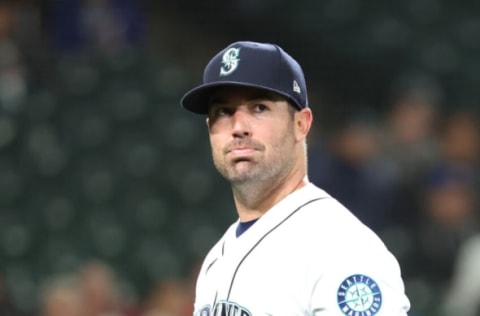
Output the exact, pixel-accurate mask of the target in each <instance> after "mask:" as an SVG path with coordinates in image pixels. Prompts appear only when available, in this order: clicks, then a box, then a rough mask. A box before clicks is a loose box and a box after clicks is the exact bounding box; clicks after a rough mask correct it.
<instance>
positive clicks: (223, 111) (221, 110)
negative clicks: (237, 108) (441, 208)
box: [215, 108, 229, 116]
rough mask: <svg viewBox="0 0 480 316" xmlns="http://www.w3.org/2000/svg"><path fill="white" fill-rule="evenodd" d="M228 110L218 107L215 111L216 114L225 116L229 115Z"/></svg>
mask: <svg viewBox="0 0 480 316" xmlns="http://www.w3.org/2000/svg"><path fill="white" fill-rule="evenodd" d="M228 113H229V112H228V110H227V109H226V108H218V109H217V110H216V111H215V114H216V116H225V115H228Z"/></svg>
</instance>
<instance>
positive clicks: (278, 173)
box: [207, 87, 298, 184]
mask: <svg viewBox="0 0 480 316" xmlns="http://www.w3.org/2000/svg"><path fill="white" fill-rule="evenodd" d="M295 115H296V113H295V110H294V109H293V108H292V106H291V105H290V104H289V103H288V102H287V101H286V99H285V98H283V97H281V96H279V95H277V94H274V93H270V92H267V91H264V90H260V89H254V88H246V87H225V88H221V89H218V90H217V91H215V93H214V94H213V95H212V98H211V101H210V107H209V114H208V118H207V125H208V127H209V133H210V144H211V147H212V156H213V161H214V164H215V166H216V167H217V169H218V170H219V172H220V173H221V174H222V175H223V176H224V177H225V178H226V179H227V180H229V181H230V182H231V183H232V184H234V183H238V184H239V183H246V182H249V181H267V182H270V181H275V180H277V179H281V178H282V177H284V176H286V175H287V174H288V173H289V172H290V171H291V170H292V168H293V167H294V165H295V163H296V160H297V159H298V158H297V152H296V150H295V146H296V143H297V142H298V141H297V140H296V138H295V131H294V121H295Z"/></svg>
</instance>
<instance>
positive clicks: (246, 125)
mask: <svg viewBox="0 0 480 316" xmlns="http://www.w3.org/2000/svg"><path fill="white" fill-rule="evenodd" d="M232 135H233V136H234V137H245V136H249V135H251V130H250V117H249V115H248V113H246V112H245V111H244V110H242V109H237V110H236V111H235V112H234V113H233V115H232Z"/></svg>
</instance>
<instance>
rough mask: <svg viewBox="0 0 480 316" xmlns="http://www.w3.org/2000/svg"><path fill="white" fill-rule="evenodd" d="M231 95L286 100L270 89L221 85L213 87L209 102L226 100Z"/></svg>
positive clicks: (250, 98)
mask: <svg viewBox="0 0 480 316" xmlns="http://www.w3.org/2000/svg"><path fill="white" fill-rule="evenodd" d="M233 97H241V98H244V99H246V100H259V99H265V100H271V101H281V100H286V98H285V97H283V96H282V95H280V94H278V93H275V92H273V91H270V90H266V89H260V88H255V87H244V86H222V87H218V88H216V89H214V90H213V91H212V92H211V94H210V98H209V104H212V103H218V102H226V101H227V100H228V99H230V98H233Z"/></svg>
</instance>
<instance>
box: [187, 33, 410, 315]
mask: <svg viewBox="0 0 480 316" xmlns="http://www.w3.org/2000/svg"><path fill="white" fill-rule="evenodd" d="M181 104H182V106H183V107H184V108H185V109H187V110H189V111H191V112H194V113H197V114H203V115H206V116H207V119H206V123H207V127H208V131H209V135H210V143H211V148H212V155H213V161H214V163H215V166H216V168H217V169H218V171H219V172H220V173H221V174H222V175H223V176H224V177H225V178H226V179H227V180H228V181H229V182H230V184H231V187H232V191H233V197H234V201H235V206H236V209H237V211H238V216H239V220H238V221H237V222H236V223H234V224H233V225H232V226H231V227H230V228H229V229H228V230H227V231H226V233H225V234H224V236H223V237H222V238H221V239H220V240H219V241H218V243H217V244H216V245H215V246H214V247H213V248H212V249H211V250H210V252H209V253H208V255H207V257H206V258H205V260H204V263H203V266H202V268H201V270H200V273H199V276H198V280H197V288H196V298H195V306H194V307H195V312H194V315H198V316H207V315H244V316H246V315H319V316H321V315H332V316H333V315H352V316H367V315H368V316H374V315H382V316H399V315H407V314H406V313H407V311H408V309H409V301H408V299H407V297H406V296H405V294H404V286H403V282H402V279H401V274H400V269H399V266H398V263H397V261H396V259H395V258H394V257H393V256H392V254H391V253H390V252H389V251H388V250H387V249H386V247H385V246H384V244H383V243H382V242H381V241H380V239H379V238H378V237H377V236H376V235H375V234H374V233H373V232H372V231H371V230H369V229H368V228H367V227H366V226H365V225H363V224H362V223H361V222H360V221H359V220H358V219H356V218H355V217H354V216H353V215H352V214H351V213H350V212H349V211H348V210H347V209H345V208H344V207H343V206H342V205H341V204H340V203H339V202H337V201H336V200H335V199H334V198H333V197H331V196H329V195H328V194H327V193H326V192H324V191H323V190H321V189H319V188H317V187H316V186H314V185H313V184H312V183H310V182H309V181H308V177H307V159H306V157H307V156H306V149H307V148H306V147H307V145H306V138H307V135H308V132H309V130H310V127H311V124H312V111H311V109H310V108H309V107H308V98H307V88H306V83H305V78H304V75H303V71H302V69H301V67H300V65H299V64H298V63H297V62H296V61H295V60H294V59H293V58H292V57H291V56H290V55H288V54H287V53H286V52H285V51H283V50H282V49H281V48H280V47H278V46H276V45H271V44H264V43H255V42H236V43H233V44H231V45H229V46H228V47H227V48H225V49H224V50H222V51H221V52H220V53H218V54H217V55H216V56H214V57H213V59H212V60H211V61H210V62H209V63H208V65H207V66H206V68H205V72H204V77H203V84H202V85H200V86H198V87H196V88H194V89H192V90H190V91H189V92H187V93H186V94H185V96H184V97H183V98H182V100H181Z"/></svg>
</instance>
